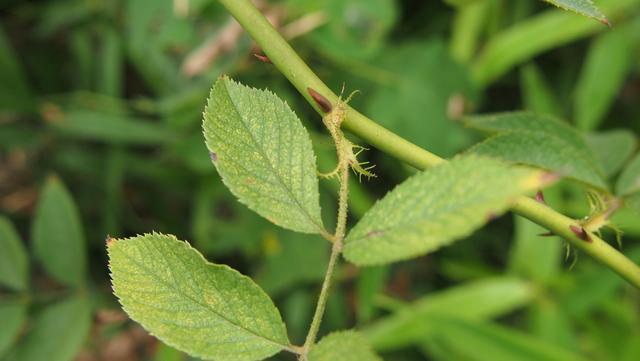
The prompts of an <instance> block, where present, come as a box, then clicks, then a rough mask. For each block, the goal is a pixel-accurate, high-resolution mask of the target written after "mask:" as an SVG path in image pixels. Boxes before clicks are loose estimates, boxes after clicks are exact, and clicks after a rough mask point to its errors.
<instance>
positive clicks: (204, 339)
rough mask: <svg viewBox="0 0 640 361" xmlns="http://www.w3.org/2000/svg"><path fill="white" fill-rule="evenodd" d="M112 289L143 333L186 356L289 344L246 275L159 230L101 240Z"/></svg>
mask: <svg viewBox="0 0 640 361" xmlns="http://www.w3.org/2000/svg"><path fill="white" fill-rule="evenodd" d="M107 248H108V253H109V267H110V269H111V277H112V280H113V289H114V293H115V294H116V296H117V297H118V298H119V299H120V303H121V304H122V307H123V308H124V310H125V311H126V312H127V313H128V314H129V316H131V318H132V319H134V320H136V321H137V322H139V323H140V324H141V325H142V326H144V327H145V328H146V329H147V330H148V331H149V332H150V333H152V334H153V335H155V336H157V337H158V338H159V339H161V340H162V341H164V342H166V343H167V344H169V345H170V346H173V347H175V348H177V349H180V350H182V351H184V352H187V353H189V354H191V355H193V356H196V357H201V358H206V359H215V360H220V361H222V360H225V361H236V360H237V361H240V360H259V359H263V358H266V357H269V356H271V355H273V354H275V353H277V352H279V351H281V350H282V349H284V348H286V347H288V345H289V341H288V338H287V332H286V329H285V325H284V323H283V322H282V319H281V317H280V314H279V312H278V310H277V309H276V307H275V306H274V304H273V302H272V301H271V299H270V298H269V296H267V294H266V293H264V291H262V289H260V288H259V287H258V286H257V285H256V284H255V283H253V281H251V279H249V278H247V277H245V276H243V275H241V274H240V273H238V272H237V271H235V270H233V269H231V268H229V267H227V266H223V265H216V264H212V263H209V262H207V261H206V260H205V259H204V257H202V255H201V254H200V253H198V252H197V251H196V250H195V249H193V248H191V246H190V245H189V244H188V243H186V242H183V241H179V240H178V239H176V238H175V237H174V236H170V235H163V234H158V233H152V234H145V235H142V236H137V237H133V238H127V239H118V240H115V239H112V240H110V241H109V242H108V244H107Z"/></svg>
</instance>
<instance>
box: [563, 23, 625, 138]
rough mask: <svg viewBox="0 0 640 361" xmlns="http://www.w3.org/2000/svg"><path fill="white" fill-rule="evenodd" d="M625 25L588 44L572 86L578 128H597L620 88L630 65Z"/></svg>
mask: <svg viewBox="0 0 640 361" xmlns="http://www.w3.org/2000/svg"><path fill="white" fill-rule="evenodd" d="M627 29H629V28H628V27H624V26H623V27H621V28H616V29H615V30H612V31H609V32H606V33H604V34H602V35H600V36H599V37H597V38H596V40H595V41H594V42H593V45H591V47H590V48H589V52H588V53H587V57H586V59H585V63H584V65H583V67H582V72H581V74H580V78H579V79H578V83H577V85H576V90H575V93H576V98H575V103H574V114H575V122H576V126H577V127H578V128H580V129H584V130H593V129H597V128H598V127H599V126H600V124H601V123H602V121H603V120H604V117H605V115H606V114H607V112H608V111H609V108H610V107H611V105H612V104H613V102H614V101H615V98H616V96H617V95H618V93H619V92H620V90H621V88H622V85H623V83H624V80H625V78H626V76H627V73H628V71H629V68H630V66H631V65H632V61H631V60H632V57H631V55H632V49H633V46H632V44H631V40H630V37H629V35H628V31H626V30H627Z"/></svg>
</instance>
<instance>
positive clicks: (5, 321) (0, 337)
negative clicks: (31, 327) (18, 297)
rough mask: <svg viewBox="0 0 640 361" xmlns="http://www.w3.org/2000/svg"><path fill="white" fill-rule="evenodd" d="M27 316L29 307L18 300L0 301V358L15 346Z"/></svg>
mask: <svg viewBox="0 0 640 361" xmlns="http://www.w3.org/2000/svg"><path fill="white" fill-rule="evenodd" d="M26 318H27V307H26V306H25V305H24V304H23V303H21V302H18V301H0V320H2V322H0V359H3V356H4V355H5V353H6V352H7V351H8V350H9V349H10V348H11V346H13V344H14V342H15V341H16V340H17V338H18V334H19V333H20V329H21V328H22V326H23V324H24V322H25V321H26Z"/></svg>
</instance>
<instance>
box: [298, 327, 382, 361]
mask: <svg viewBox="0 0 640 361" xmlns="http://www.w3.org/2000/svg"><path fill="white" fill-rule="evenodd" d="M309 361H382V359H381V358H380V357H379V356H378V355H376V354H375V352H373V349H372V348H371V345H370V344H369V341H367V339H366V338H364V336H362V335H361V334H360V333H358V332H356V331H353V330H348V331H339V332H333V333H331V334H330V335H327V336H325V337H324V338H323V339H322V340H320V342H318V344H317V345H315V346H314V347H313V348H312V349H311V352H309Z"/></svg>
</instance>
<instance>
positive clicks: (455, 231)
mask: <svg viewBox="0 0 640 361" xmlns="http://www.w3.org/2000/svg"><path fill="white" fill-rule="evenodd" d="M538 186H540V172H536V171H533V170H529V169H524V168H518V167H511V166H508V165H505V164H504V163H502V162H500V161H497V160H492V159H489V158H482V157H478V156H473V155H471V156H464V157H460V158H456V159H454V160H452V161H451V162H448V163H445V164H441V165H438V166H436V167H434V168H432V169H428V170H426V171H424V172H422V173H419V174H417V175H415V176H413V177H411V178H409V179H408V180H406V181H405V182H404V183H402V184H401V185H399V186H398V187H396V188H395V189H394V190H393V191H391V192H390V193H388V194H387V195H386V196H385V197H384V198H383V199H382V200H380V201H379V202H377V203H376V204H375V205H374V206H373V208H371V209H370V210H369V212H367V213H366V214H365V215H364V217H362V219H361V220H360V222H359V223H358V224H357V225H356V226H355V227H354V228H353V229H352V230H351V232H349V234H348V235H347V237H346V238H345V246H344V256H345V258H346V259H347V260H349V261H350V262H353V263H355V264H358V265H373V264H382V263H389V262H393V261H398V260H402V259H407V258H411V257H415V256H419V255H422V254H425V253H428V252H431V251H434V250H436V249H438V248H440V247H442V246H444V245H448V244H450V243H452V242H453V241H455V240H458V239H460V238H463V237H465V236H467V235H469V234H470V233H472V232H473V231H474V230H476V229H477V228H479V227H481V226H482V225H483V224H485V223H486V222H487V221H488V219H489V218H490V217H492V216H496V215H499V214H501V213H502V212H503V211H505V210H506V208H507V207H508V205H509V202H510V201H511V200H512V199H513V198H514V197H516V196H517V195H520V194H522V193H524V192H526V191H529V190H531V189H535V187H538Z"/></svg>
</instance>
